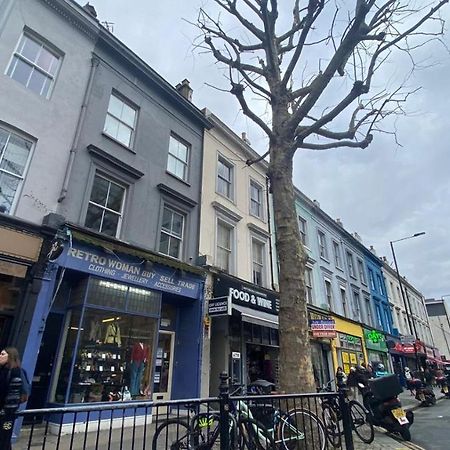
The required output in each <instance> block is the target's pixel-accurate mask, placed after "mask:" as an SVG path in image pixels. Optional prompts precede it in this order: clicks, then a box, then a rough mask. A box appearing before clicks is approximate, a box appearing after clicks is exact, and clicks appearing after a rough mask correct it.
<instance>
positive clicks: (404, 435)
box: [400, 427, 411, 441]
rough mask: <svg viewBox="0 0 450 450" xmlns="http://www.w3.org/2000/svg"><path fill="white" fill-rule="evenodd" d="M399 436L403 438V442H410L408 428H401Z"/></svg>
mask: <svg viewBox="0 0 450 450" xmlns="http://www.w3.org/2000/svg"><path fill="white" fill-rule="evenodd" d="M400 436H401V437H402V438H403V440H404V441H410V440H411V431H409V428H406V427H405V428H402V429H401V431H400Z"/></svg>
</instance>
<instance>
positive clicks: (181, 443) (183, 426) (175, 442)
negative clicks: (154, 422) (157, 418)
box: [152, 419, 191, 450]
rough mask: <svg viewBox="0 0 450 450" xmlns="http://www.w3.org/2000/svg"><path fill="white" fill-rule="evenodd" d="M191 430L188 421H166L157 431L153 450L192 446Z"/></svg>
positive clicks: (179, 449)
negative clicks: (190, 442) (190, 441)
mask: <svg viewBox="0 0 450 450" xmlns="http://www.w3.org/2000/svg"><path fill="white" fill-rule="evenodd" d="M189 440H190V432H189V426H188V424H187V423H186V422H184V421H182V420H178V419H168V420H166V421H164V422H163V423H162V424H161V425H160V426H159V427H158V428H157V429H156V431H155V434H154V436H153V440H152V450H181V449H189V448H191V447H190V445H189Z"/></svg>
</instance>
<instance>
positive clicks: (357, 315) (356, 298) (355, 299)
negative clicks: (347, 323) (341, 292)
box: [352, 290, 361, 322]
mask: <svg viewBox="0 0 450 450" xmlns="http://www.w3.org/2000/svg"><path fill="white" fill-rule="evenodd" d="M352 303H353V308H352V309H353V313H354V317H352V319H353V320H356V321H357V322H360V321H361V296H360V295H359V292H357V291H355V290H353V291H352Z"/></svg>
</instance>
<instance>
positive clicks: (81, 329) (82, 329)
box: [69, 327, 84, 331]
mask: <svg viewBox="0 0 450 450" xmlns="http://www.w3.org/2000/svg"><path fill="white" fill-rule="evenodd" d="M69 330H75V331H78V330H80V331H84V328H78V327H69Z"/></svg>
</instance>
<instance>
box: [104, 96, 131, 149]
mask: <svg viewBox="0 0 450 450" xmlns="http://www.w3.org/2000/svg"><path fill="white" fill-rule="evenodd" d="M112 97H115V98H116V99H117V100H119V101H121V102H122V103H123V104H124V105H126V106H128V107H130V108H131V109H133V110H134V112H135V114H134V121H133V127H130V125H129V124H128V123H126V122H124V121H123V120H122V119H121V118H119V117H117V116H115V115H114V114H112V113H110V112H109V104H110V102H111V98H112ZM108 115H109V116H111V117H112V118H113V119H114V120H115V121H117V122H119V124H123V125H124V126H126V127H127V128H130V129H131V136H130V142H129V143H128V144H125V143H124V142H122V141H120V140H119V139H118V138H117V137H116V136H113V135H112V134H110V133H108V132H107V131H106V121H107V119H108ZM138 115H139V107H138V106H137V105H136V104H134V103H133V102H132V101H131V100H129V99H128V98H127V97H125V96H124V95H123V94H121V93H120V92H118V91H117V90H115V89H112V91H111V93H110V95H109V100H108V106H107V108H106V114H105V122H104V124H103V131H102V133H103V134H104V135H105V136H107V137H108V138H109V139H112V140H113V141H114V142H117V143H118V144H119V145H122V146H123V147H125V148H127V149H129V150H132V149H133V147H134V142H135V138H136V130H137V121H138Z"/></svg>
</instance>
